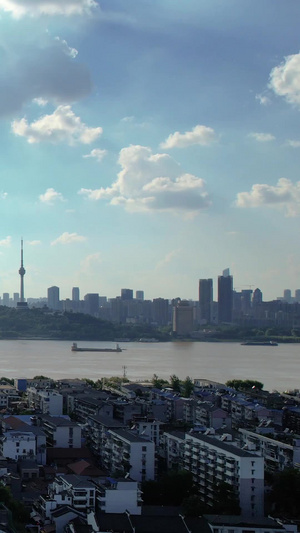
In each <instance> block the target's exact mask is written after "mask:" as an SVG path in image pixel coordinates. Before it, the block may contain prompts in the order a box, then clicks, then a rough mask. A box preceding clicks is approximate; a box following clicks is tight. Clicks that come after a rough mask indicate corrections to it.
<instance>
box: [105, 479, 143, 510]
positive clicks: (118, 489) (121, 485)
mask: <svg viewBox="0 0 300 533" xmlns="http://www.w3.org/2000/svg"><path fill="white" fill-rule="evenodd" d="M96 486H97V496H96V498H97V507H98V509H99V510H100V511H102V512H103V513H118V514H119V513H125V512H129V513H130V514H133V515H140V514H141V512H142V507H141V506H142V493H141V490H140V488H139V483H138V482H137V481H132V480H130V479H113V478H110V477H108V478H106V479H103V480H101V481H98V482H96Z"/></svg>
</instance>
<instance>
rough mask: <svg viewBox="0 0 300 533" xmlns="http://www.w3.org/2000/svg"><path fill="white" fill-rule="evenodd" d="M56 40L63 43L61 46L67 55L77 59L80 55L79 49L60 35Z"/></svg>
mask: <svg viewBox="0 0 300 533" xmlns="http://www.w3.org/2000/svg"><path fill="white" fill-rule="evenodd" d="M55 41H58V42H59V43H61V47H62V49H63V51H64V52H65V54H66V55H67V56H69V57H71V58H72V59H75V57H76V56H77V55H78V50H76V48H72V47H71V46H69V45H68V43H67V41H65V40H64V39H61V38H60V37H55Z"/></svg>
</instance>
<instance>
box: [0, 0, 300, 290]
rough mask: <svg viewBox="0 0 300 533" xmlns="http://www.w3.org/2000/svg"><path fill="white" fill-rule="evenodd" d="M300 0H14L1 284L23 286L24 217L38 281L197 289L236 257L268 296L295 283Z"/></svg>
mask: <svg viewBox="0 0 300 533" xmlns="http://www.w3.org/2000/svg"><path fill="white" fill-rule="evenodd" d="M233 13H234V16H233ZM299 15H300V5H299V2H298V1H297V0H292V1H291V2H289V5H288V8H287V5H286V2H284V0H278V2H276V4H274V0H266V1H265V2H263V3H262V2H255V3H253V0H244V2H243V3H241V2H240V1H239V0H228V2H226V3H225V4H224V3H223V2H220V0H203V1H202V2H201V3H199V2H198V1H197V0H189V1H188V2H186V3H185V4H184V5H183V4H181V3H176V2H172V1H171V0H163V1H162V2H158V0H153V1H152V2H151V3H149V2H144V1H143V0H141V1H140V2H138V3H137V2H136V1H133V0H127V1H126V2H123V1H122V0H115V1H114V2H113V4H112V2H111V1H109V0H99V1H96V0H68V2H61V1H59V0H49V1H47V2H45V0H38V1H37V2H28V1H27V0H10V1H9V2H7V1H6V0H0V28H1V33H0V35H1V37H0V44H1V49H2V52H3V53H2V59H1V67H2V78H1V79H2V81H1V82H0V139H1V144H2V158H1V163H2V167H1V169H2V172H1V186H0V204H1V233H0V287H3V289H2V290H1V292H9V293H10V294H12V293H13V292H15V291H16V290H18V286H19V283H18V278H17V276H16V266H17V265H18V263H19V243H20V235H21V234H22V235H23V236H24V253H25V255H26V280H25V285H26V286H25V298H26V297H27V296H31V297H41V296H42V295H45V294H46V290H47V287H51V286H53V285H57V286H59V287H60V289H61V298H62V299H64V298H67V297H70V294H71V288H72V287H77V286H78V287H80V289H81V293H82V294H88V293H92V292H95V291H96V292H98V293H99V294H106V295H112V297H113V295H115V293H116V291H118V290H119V288H121V287H133V288H134V290H135V289H141V290H144V291H145V297H146V298H148V299H153V298H156V297H159V296H160V297H163V298H171V297H172V296H174V297H176V296H179V297H181V298H187V299H197V293H198V287H197V282H198V280H199V278H201V279H209V278H213V279H214V280H216V279H217V277H218V276H219V275H220V272H222V270H223V268H224V265H228V266H230V270H231V273H232V275H233V279H234V286H235V287H245V286H247V285H255V287H259V288H261V290H262V291H263V294H264V299H265V300H271V299H274V298H276V296H278V295H280V294H283V291H284V290H285V289H287V288H291V289H292V290H293V291H294V290H295V289H297V288H298V287H299V285H300V250H299V247H297V246H295V245H294V243H296V242H298V217H299V214H300V181H299V150H300V137H299V133H298V117H299V105H300V84H299V79H300V54H299V48H300V47H299V35H298V26H297V21H298V20H299ZM214 285H215V287H216V283H214ZM255 287H254V288H255ZM238 290H239V289H238ZM214 299H216V292H215V294H214Z"/></svg>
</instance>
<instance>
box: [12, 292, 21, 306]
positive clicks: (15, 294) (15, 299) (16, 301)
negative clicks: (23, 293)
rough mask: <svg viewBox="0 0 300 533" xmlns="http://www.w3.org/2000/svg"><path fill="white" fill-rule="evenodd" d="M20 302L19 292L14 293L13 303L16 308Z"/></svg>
mask: <svg viewBox="0 0 300 533" xmlns="http://www.w3.org/2000/svg"><path fill="white" fill-rule="evenodd" d="M19 301H20V295H19V293H18V292H14V294H13V302H14V307H17V303H18V302H19Z"/></svg>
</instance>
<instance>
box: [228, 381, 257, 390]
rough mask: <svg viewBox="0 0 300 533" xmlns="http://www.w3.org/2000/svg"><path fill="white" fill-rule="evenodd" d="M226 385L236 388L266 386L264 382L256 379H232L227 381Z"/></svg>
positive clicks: (248, 388)
mask: <svg viewBox="0 0 300 533" xmlns="http://www.w3.org/2000/svg"><path fill="white" fill-rule="evenodd" d="M225 385H226V386H227V387H231V388H233V389H236V390H250V389H258V390H262V389H263V388H264V384H263V383H261V382H260V381H256V380H255V379H230V380H229V381H226V383H225Z"/></svg>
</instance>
